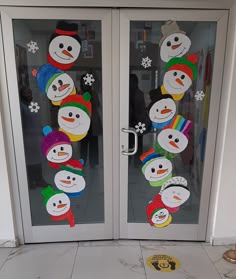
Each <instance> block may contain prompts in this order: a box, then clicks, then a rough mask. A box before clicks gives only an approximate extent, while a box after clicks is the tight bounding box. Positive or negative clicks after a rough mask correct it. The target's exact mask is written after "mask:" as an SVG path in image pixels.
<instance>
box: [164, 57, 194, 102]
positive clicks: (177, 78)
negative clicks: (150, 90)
mask: <svg viewBox="0 0 236 279" xmlns="http://www.w3.org/2000/svg"><path fill="white" fill-rule="evenodd" d="M196 63H197V56H196V55H195V54H190V55H188V56H187V57H186V58H183V57H175V58H172V59H170V60H169V62H168V63H167V64H166V67H165V70H166V73H165V75H164V78H163V85H162V86H161V91H162V94H163V95H164V94H170V95H171V96H172V97H173V99H174V100H175V101H180V100H181V99H182V98H183V97H184V93H185V92H186V91H187V90H188V89H189V88H190V86H191V85H192V81H193V80H195V79H196V78H197V74H198V73H197V67H196V65H195V64H196Z"/></svg>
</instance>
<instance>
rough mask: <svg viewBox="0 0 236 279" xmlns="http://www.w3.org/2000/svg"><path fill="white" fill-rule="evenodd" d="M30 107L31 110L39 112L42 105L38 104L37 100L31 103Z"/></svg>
mask: <svg viewBox="0 0 236 279" xmlns="http://www.w3.org/2000/svg"><path fill="white" fill-rule="evenodd" d="M29 109H30V111H31V112H35V113H37V112H38V111H39V109H40V106H39V105H38V103H37V102H31V103H30V105H29Z"/></svg>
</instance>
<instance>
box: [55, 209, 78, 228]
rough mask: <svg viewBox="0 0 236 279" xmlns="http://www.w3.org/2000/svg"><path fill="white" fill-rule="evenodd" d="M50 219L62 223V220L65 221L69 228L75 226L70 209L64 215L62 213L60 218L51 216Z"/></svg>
mask: <svg viewBox="0 0 236 279" xmlns="http://www.w3.org/2000/svg"><path fill="white" fill-rule="evenodd" d="M51 219H52V220H53V221H62V220H65V219H67V220H68V222H69V224H70V227H71V228H72V227H74V226H75V217H74V215H73V213H72V210H71V208H70V209H69V210H68V211H67V212H66V213H64V214H62V215H60V216H52V215H51Z"/></svg>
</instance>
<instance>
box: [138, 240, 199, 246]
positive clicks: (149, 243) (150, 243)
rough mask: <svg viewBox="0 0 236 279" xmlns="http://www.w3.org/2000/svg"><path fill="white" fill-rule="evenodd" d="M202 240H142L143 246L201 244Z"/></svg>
mask: <svg viewBox="0 0 236 279" xmlns="http://www.w3.org/2000/svg"><path fill="white" fill-rule="evenodd" d="M200 244H201V242H196V241H195V242H193V241H167V240H166V241H165V240H140V245H141V246H176V245H177V246H178V245H181V246H182V245H183V246H199V245H200Z"/></svg>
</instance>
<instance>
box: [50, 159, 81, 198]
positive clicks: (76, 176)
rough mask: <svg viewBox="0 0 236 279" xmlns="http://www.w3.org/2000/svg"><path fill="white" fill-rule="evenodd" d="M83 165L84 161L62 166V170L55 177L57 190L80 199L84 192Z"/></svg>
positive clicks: (71, 161)
mask: <svg viewBox="0 0 236 279" xmlns="http://www.w3.org/2000/svg"><path fill="white" fill-rule="evenodd" d="M83 163H84V162H83V160H80V161H76V160H70V162H69V163H68V164H66V165H62V166H61V170H60V171H59V172H58V173H56V175H55V177H54V182H55V185H56V186H57V188H58V189H59V190H61V191H63V192H64V193H65V194H67V196H68V197H70V198H72V197H79V196H81V195H82V194H83V192H84V189H85V180H84V177H83V176H84V173H83V171H82V167H83Z"/></svg>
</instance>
